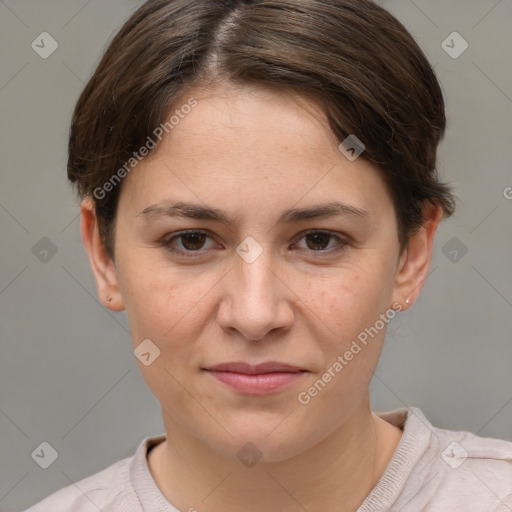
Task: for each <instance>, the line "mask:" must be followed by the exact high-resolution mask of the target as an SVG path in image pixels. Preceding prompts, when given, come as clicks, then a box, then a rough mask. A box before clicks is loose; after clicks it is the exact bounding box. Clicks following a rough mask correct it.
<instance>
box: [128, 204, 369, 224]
mask: <svg viewBox="0 0 512 512" xmlns="http://www.w3.org/2000/svg"><path fill="white" fill-rule="evenodd" d="M140 215H142V216H144V217H146V218H147V219H149V218H152V217H184V218H188V219H199V220H211V221H216V222H222V223H223V224H226V225H228V226H231V225H233V220H232V219H230V218H229V215H228V214H227V213H226V212H225V211H223V210H220V209H218V208H210V207H208V206H203V205H200V204H193V203H185V202H177V203H172V204H166V205H162V204H161V203H157V204H154V205H152V206H148V207H147V208H145V209H144V210H142V211H141V212H140V213H139V214H137V217H139V216H140ZM340 215H345V216H349V217H355V218H361V219H368V218H369V217H370V214H369V212H368V211H366V210H363V209H362V208H359V207H357V206H353V205H350V204H347V203H341V202H330V203H325V204H319V205H314V206H310V207H308V208H291V209H289V210H286V211H285V212H283V213H282V214H281V216H280V217H279V219H278V221H277V223H278V224H284V223H287V224H290V223H297V222H301V221H304V220H310V219H318V218H325V217H334V216H340Z"/></svg>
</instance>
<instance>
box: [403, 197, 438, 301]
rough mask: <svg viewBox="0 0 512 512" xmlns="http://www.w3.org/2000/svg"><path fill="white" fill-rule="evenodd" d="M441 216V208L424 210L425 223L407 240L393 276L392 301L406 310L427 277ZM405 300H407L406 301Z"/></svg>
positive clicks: (432, 207)
mask: <svg viewBox="0 0 512 512" xmlns="http://www.w3.org/2000/svg"><path fill="white" fill-rule="evenodd" d="M442 216H443V210H442V207H441V206H437V205H433V204H429V205H428V206H427V207H426V208H425V209H424V218H425V222H424V223H423V225H422V226H421V227H420V229H419V230H418V232H417V233H416V234H415V235H412V236H411V237H410V238H409V245H408V247H407V249H406V250H405V251H404V255H403V256H402V258H401V260H400V265H399V267H398V271H397V273H396V276H395V288H394V292H393V300H394V301H395V302H398V303H400V304H402V305H403V310H405V309H407V308H408V307H409V306H410V305H412V303H414V301H415V300H416V298H417V297H418V295H419V294H420V292H421V289H422V288H423V285H424V284H425V280H426V279H427V276H428V270H429V267H430V262H431V259H432V251H433V247H434V236H435V233H436V230H437V227H438V225H439V222H440V221H441V218H442ZM406 299H409V301H407V300H406Z"/></svg>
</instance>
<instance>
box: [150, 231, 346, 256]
mask: <svg viewBox="0 0 512 512" xmlns="http://www.w3.org/2000/svg"><path fill="white" fill-rule="evenodd" d="M191 234H200V235H206V236H207V237H208V238H210V239H212V236H211V235H210V233H208V232H207V231H203V230H201V229H193V230H187V231H181V232H179V233H177V234H174V235H173V236H171V237H168V236H167V237H165V238H163V239H161V240H160V241H159V244H160V245H161V246H163V247H165V248H166V249H167V250H169V251H170V252H172V253H174V254H178V255H179V256H184V257H185V258H198V257H201V256H202V255H203V252H204V251H201V250H197V251H190V250H182V249H176V248H174V247H172V245H171V243H172V242H173V241H174V240H176V239H180V238H183V237H184V236H186V235H191ZM314 234H325V235H328V236H330V237H331V238H334V239H336V240H337V241H338V242H339V246H338V247H337V248H335V249H321V250H318V251H314V250H312V249H305V250H306V251H307V252H309V253H310V254H313V255H314V256H318V257H320V258H322V257H324V256H322V255H325V256H334V255H337V254H339V253H341V252H342V251H344V250H345V249H346V247H347V245H348V242H347V241H346V240H344V239H343V238H341V237H339V236H337V235H335V234H334V233H332V232H330V231H324V230H318V229H312V230H309V231H306V232H304V233H302V236H301V237H300V238H299V241H300V240H302V239H303V238H305V237H306V236H308V235H314ZM328 243H330V240H329V242H328Z"/></svg>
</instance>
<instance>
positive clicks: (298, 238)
mask: <svg viewBox="0 0 512 512" xmlns="http://www.w3.org/2000/svg"><path fill="white" fill-rule="evenodd" d="M191 96H193V97H194V98H196V99H197V100H198V105H197V106H196V107H195V108H194V109H193V110H192V112H191V113H190V114H188V115H187V116H186V117H185V118H184V119H183V120H181V121H180V123H179V124H178V125H177V126H175V128H174V129H173V130H172V132H170V134H169V135H167V136H166V137H165V138H164V139H163V141H162V143H161V145H160V146H159V147H158V148H157V150H156V152H154V153H152V154H151V155H149V156H148V157H147V158H146V159H145V160H144V161H143V162H142V163H140V164H139V165H138V166H137V167H136V169H134V171H132V172H131V174H129V175H128V176H127V177H126V178H125V180H124V181H123V184H122V190H121V195H120V201H119V206H118V214H117V219H116V236H115V255H116V257H115V263H114V262H113V261H111V260H110V259H109V258H108V256H107V255H106V252H105V250H104V247H103V246H102V244H101V241H100V237H99V232H98V226H97V221H96V217H95V212H94V206H93V203H92V201H91V200H90V199H85V200H84V201H83V203H82V206H81V212H82V237H83V242H84V245H85V247H86V250H87V252H88V255H89V258H90V262H91V266H92V269H93V272H94V275H95V278H96V282H97V287H98V294H99V298H100V300H101V301H102V303H103V304H104V305H105V307H107V308H109V309H111V310H114V311H120V310H122V309H126V310H127V314H128V318H129V322H130V328H131V333H132V339H133V347H134V348H135V347H137V346H138V345H139V344H140V343H141V342H142V340H144V339H147V338H149V339H151V340H152V342H153V343H154V344H155V345H156V346H158V348H159V349H160V356H159V357H158V358H157V359H155V361H154V362H153V363H152V364H150V365H149V366H145V365H143V364H142V363H141V362H139V361H138V360H137V364H138V365H139V368H140V371H141V373H142V375H143V377H144V379H145V381H146V383H147V385H148V386H149V388H150V389H151V391H152V392H153V394H154V395H155V396H156V398H157V399H158V401H159V402H160V405H161V408H162V414H163V420H164V425H165V430H166V434H167V440H166V441H165V442H163V443H162V444H160V445H158V446H157V447H156V448H155V449H153V450H152V451H151V452H150V454H149V456H148V464H149V468H150V471H151V473H152V475H153V477H154V479H155V481H156V483H157V485H158V487H159V488H160V490H161V491H162V493H163V494H164V496H165V497H166V498H167V499H168V500H169V501H170V502H171V503H172V504H173V505H174V506H176V507H177V508H179V509H180V510H184V511H186V510H190V511H192V510H198V511H201V512H213V511H219V510H223V511H225V512H231V511H237V512H238V511H240V510H244V511H246V512H256V511H261V510H266V511H269V512H274V511H275V512H278V511H279V512H295V511H297V512H298V511H303V510H304V509H306V510H308V511H309V512H318V511H321V510H332V511H334V510H335V511H337V512H343V511H349V510H350V511H352V510H355V509H356V508H357V507H358V506H359V505H360V504H361V503H362V501H363V500H364V498H365V497H366V496H367V495H368V494H369V492H370V491H371V489H372V488H373V486H374V485H375V484H376V483H377V481H378V479H379V477H380V476H381V475H382V473H383V471H384V470H385V468H386V465H387V464H388V462H389V460H390V458H391V457H392V455H393V452H394V451H395V449H396V447H397V445H398V442H399V440H400V436H401V431H400V430H399V429H398V428H396V427H394V426H392V425H391V424H389V423H387V422H385V421H384V420H383V419H381V418H379V417H378V416H377V415H376V414H374V413H373V412H372V411H371V408H370V400H369V393H368V388H369V383H370V380H371V377H372V374H373V371H374V370H375V368H376V366H377V363H378V359H379V355H380V352H381V348H382V343H383V340H384V336H385V328H384V329H382V330H380V331H379V333H378V335H376V336H374V337H373V338H371V339H370V341H369V343H368V344H367V345H366V346H364V347H363V348H362V350H361V351H360V352H359V353H358V354H357V355H356V356H354V357H353V359H352V360H351V361H349V362H348V364H347V365H346V366H345V367H344V368H343V370H342V371H341V372H339V373H337V374H336V376H335V377H334V378H332V380H331V381H330V382H329V383H328V384H327V385H326V386H325V388H324V389H322V390H321V392H319V393H318V394H317V396H315V397H313V398H311V401H310V402H309V403H308V404H307V405H303V404H301V403H299V401H298V398H297V397H298V394H299V393H300V392H302V391H307V390H308V388H310V387H311V386H312V385H313V383H315V381H317V380H318V379H320V378H321V377H322V375H323V374H324V372H325V371H326V370H327V369H328V368H329V367H331V366H332V365H333V363H334V362H335V361H336V358H337V357H338V356H339V355H343V354H344V353H345V352H346V350H347V349H348V348H349V347H350V344H351V342H352V341H353V340H354V339H356V337H357V335H358V334H359V333H360V332H362V331H364V329H365V328H367V327H369V326H373V325H374V324H375V322H376V320H377V319H378V318H379V315H381V314H383V313H386V311H389V310H390V308H391V307H392V305H394V306H393V307H394V308H395V309H397V310H400V309H401V310H402V311H403V310H405V309H406V308H407V307H410V305H411V304H412V303H413V302H414V300H415V299H416V297H417V296H418V294H419V293H420V291H421V289H422V287H423V284H424V281H425V279H426V276H427V273H428V269H429V265H430V261H431V256H432V248H433V240H434V235H435V231H436V229H437V226H438V223H439V221H440V219H441V216H442V210H441V208H440V207H435V206H433V205H431V206H430V207H429V208H426V210H425V212H426V213H425V218H426V219H427V220H426V221H425V223H424V225H423V226H422V228H421V229H420V230H419V232H418V233H417V234H416V235H414V236H412V237H411V238H410V242H409V246H408V249H407V250H406V251H404V253H403V254H402V255H400V254H399V246H398V237H397V224H396V218H395V212H394V208H393V203H392V201H391V198H390V196H389V194H388V192H387V190H386V188H385V185H384V182H383V180H382V178H381V176H380V174H379V172H378V170H377V169H376V168H375V167H374V166H372V165H371V164H370V163H368V162H367V161H365V160H364V159H363V158H358V159H356V160H355V161H353V162H351V161H349V160H348V159H347V158H346V157H345V156H344V155H343V154H342V153H341V152H340V151H339V150H338V141H336V139H335V138H334V136H333V135H332V133H331V132H330V131H329V128H328V126H327V124H326V121H325V120H324V118H323V116H322V114H321V112H320V110H319V109H318V108H317V107H316V105H315V104H314V103H312V102H310V101H309V100H307V99H305V98H303V97H300V96H296V95H292V94H291V93H290V92H286V93H277V92H273V91H270V90H265V89H261V88H251V89H249V88H244V89H240V88H236V87H235V86H226V85H225V86H223V87H222V88H220V87H219V88H218V89H213V90H208V91H206V90H195V91H188V94H187V96H184V98H185V99H183V104H184V103H185V102H186V99H187V98H190V97H191ZM178 105H179V103H178ZM358 135H359V134H358ZM360 138H361V139H364V134H361V135H360ZM283 184H285V186H283ZM178 200H180V201H186V202H193V203H199V204H201V205H208V206H210V207H215V208H219V209H223V210H226V212H227V213H228V215H229V216H230V218H232V220H233V224H232V225H230V226H228V225H225V224H223V223H220V222H217V221H212V220H202V219H200V220H197V219H186V218H171V217H165V216H161V217H157V216H151V215H146V214H141V213H140V212H142V211H143V210H144V209H146V208H147V207H149V206H151V205H154V204H165V202H166V201H178ZM331 201H343V202H346V203H350V204H351V205H355V206H358V207H360V208H363V209H365V210H367V211H368V213H369V217H368V218H367V219H366V220H364V219H361V218H358V217H355V216H348V215H346V216H337V217H325V218H316V219H309V220H303V221H300V222H298V223H295V224H289V225H286V224H278V223H277V219H278V217H279V216H280V215H281V213H282V212H283V211H284V210H287V209H289V208H292V207H295V208H305V207H308V206H311V205H317V204H323V203H327V202H331ZM185 229H202V230H206V231H208V232H209V234H210V235H211V238H208V237H206V238H204V239H201V238H199V241H197V240H194V239H192V240H191V239H190V238H189V239H183V238H181V239H180V238H177V239H175V240H174V241H173V242H170V241H169V238H170V237H169V235H171V234H173V233H177V232H179V231H181V230H185ZM313 229H316V230H323V231H329V232H331V233H332V234H333V235H338V236H339V237H340V238H344V239H345V240H346V242H347V245H345V246H344V249H343V250H342V251H341V252H339V253H337V254H335V253H333V252H332V251H333V250H334V249H336V248H337V247H338V244H339V243H340V242H338V240H337V239H336V238H335V237H330V238H329V237H328V236H327V237H325V238H320V240H315V239H314V238H313V239H311V236H309V237H305V234H304V231H306V230H313ZM166 235H167V242H168V243H169V244H171V245H172V246H173V247H175V248H176V249H178V250H179V249H181V250H182V251H184V252H185V251H187V249H188V250H189V253H188V254H191V253H192V255H194V254H198V253H199V254H200V255H199V257H195V258H193V257H187V256H186V255H185V256H179V255H176V254H173V253H172V252H170V251H169V249H168V248H166V247H165V246H164V245H162V244H160V243H159V240H161V239H162V238H164V237H165V236H166ZM248 236H251V237H253V238H254V239H255V240H256V241H257V242H258V244H259V245H260V246H261V248H262V249H263V252H262V253H261V255H260V256H259V257H258V258H257V259H256V260H255V261H254V262H252V263H247V262H246V261H244V259H242V258H241V257H240V256H239V255H238V254H237V252H236V248H237V247H238V246H239V245H240V244H241V243H242V241H243V240H244V239H245V238H246V237H248ZM194 249H196V252H195V253H194V252H193V251H194ZM315 249H317V250H316V251H315ZM319 249H320V250H319ZM329 250H331V254H330V255H329ZM322 253H323V255H322ZM108 295H110V296H112V300H111V301H110V302H107V301H106V297H107V296H108ZM407 297H410V299H411V302H410V304H409V305H407V304H405V299H406V298H407ZM396 314H397V315H398V314H399V313H396ZM391 321H392V320H391ZM240 360H241V361H247V362H250V363H252V364H257V363H260V362H263V361H269V360H275V361H280V362H287V363H289V364H293V365H296V366H299V367H301V368H303V369H305V370H307V372H304V373H303V374H302V376H301V378H300V379H299V380H298V381H296V382H295V383H294V384H293V385H292V386H291V387H288V388H286V389H283V390H281V391H279V392H276V393H272V394H267V395H263V396H249V395H244V394H241V393H240V392H238V391H235V390H234V389H232V388H230V387H228V386H226V385H225V384H223V383H222V382H219V381H217V380H216V379H214V378H213V377H212V376H211V375H209V374H207V373H206V372H205V371H203V370H202V368H204V367H206V366H212V365H214V364H218V363H221V362H231V361H240ZM247 442H251V443H253V444H254V445H255V446H256V447H257V448H258V450H259V451H260V452H261V459H260V460H259V461H258V462H257V464H256V465H254V466H253V467H247V466H245V465H244V464H242V462H241V461H240V460H239V459H238V458H237V453H238V451H239V450H240V449H241V448H242V447H243V446H244V445H245V444H246V443H247Z"/></svg>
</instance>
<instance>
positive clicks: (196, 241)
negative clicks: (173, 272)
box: [179, 232, 207, 251]
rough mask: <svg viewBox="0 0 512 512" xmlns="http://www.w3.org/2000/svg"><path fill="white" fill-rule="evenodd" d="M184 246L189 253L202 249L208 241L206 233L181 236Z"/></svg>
mask: <svg viewBox="0 0 512 512" xmlns="http://www.w3.org/2000/svg"><path fill="white" fill-rule="evenodd" d="M179 238H181V239H182V245H183V247H184V248H185V249H186V250H187V251H197V250H199V249H201V248H202V246H203V245H204V242H205V240H206V238H207V237H206V235H205V234H204V233H197V232H196V233H186V234H184V235H181V236H180V237H179Z"/></svg>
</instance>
